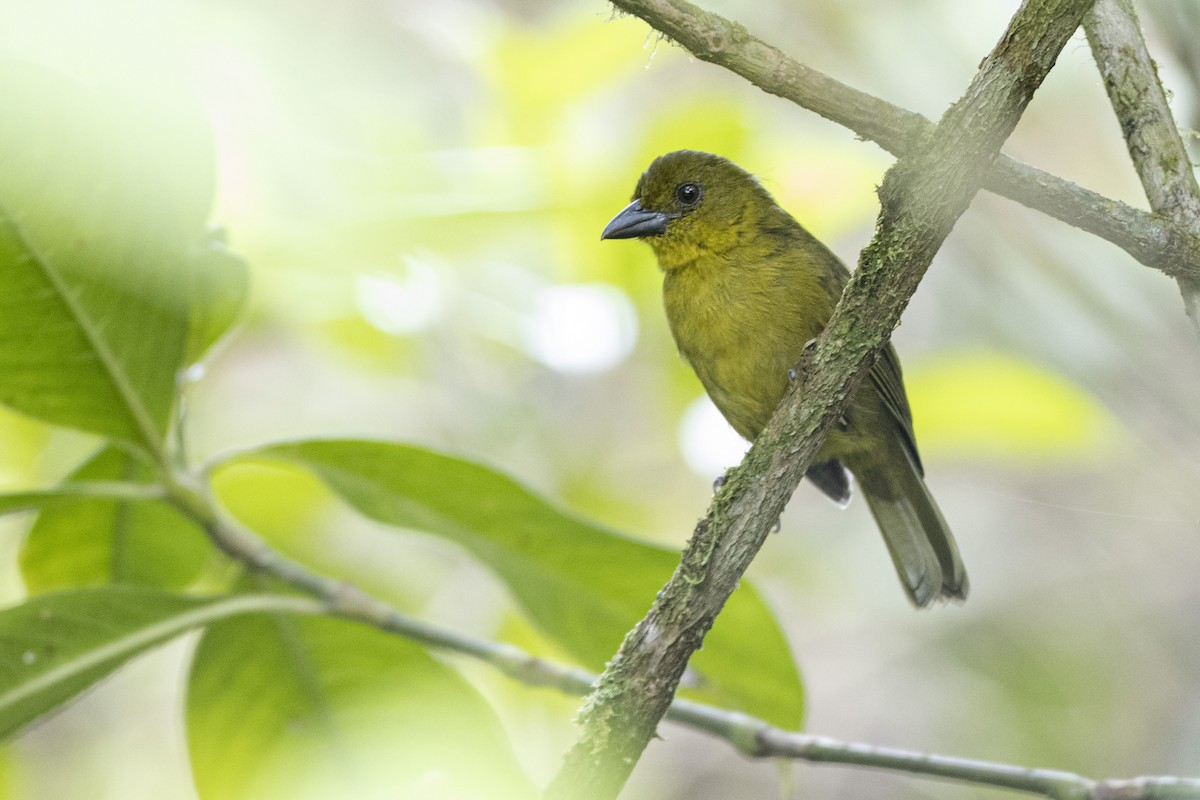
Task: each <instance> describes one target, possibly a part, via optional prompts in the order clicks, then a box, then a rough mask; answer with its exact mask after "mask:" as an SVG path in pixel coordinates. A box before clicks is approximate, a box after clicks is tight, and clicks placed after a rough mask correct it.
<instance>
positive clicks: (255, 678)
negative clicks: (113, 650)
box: [187, 616, 535, 800]
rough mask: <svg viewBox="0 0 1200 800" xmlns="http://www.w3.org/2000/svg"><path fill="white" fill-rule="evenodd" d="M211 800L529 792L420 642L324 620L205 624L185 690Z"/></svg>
mask: <svg viewBox="0 0 1200 800" xmlns="http://www.w3.org/2000/svg"><path fill="white" fill-rule="evenodd" d="M187 731H188V748H189V751H190V754H191V763H192V770H193V773H194V775H195V781H196V786H197V789H198V790H199V794H200V797H201V798H212V799H213V800H218V799H219V800H237V799H238V798H247V799H248V800H271V799H272V798H281V799H282V798H287V799H288V800H294V798H326V797H353V798H357V799H358V800H370V798H395V797H420V798H431V799H433V798H465V797H488V798H497V800H505V799H506V798H525V797H533V796H534V795H535V793H534V789H533V786H532V785H531V784H530V782H529V779H528V778H527V777H526V776H525V775H524V774H523V773H522V772H521V770H520V768H519V767H517V765H516V761H515V759H514V757H513V754H512V751H511V749H510V747H509V744H508V741H507V739H506V737H505V734H504V731H503V730H502V728H501V726H500V724H499V722H498V720H497V719H496V716H495V714H494V712H493V711H492V709H491V707H490V706H489V705H488V704H487V703H486V702H485V701H484V700H483V699H482V698H481V697H480V696H479V694H478V693H477V692H476V691H475V689H474V688H473V687H472V686H471V685H470V684H469V683H467V681H466V680H464V679H463V678H462V677H461V676H460V675H458V673H457V672H455V671H454V670H453V669H451V668H449V667H447V666H445V665H443V664H441V663H440V662H438V661H437V660H435V659H433V658H431V657H430V656H429V655H428V654H427V653H426V652H425V651H424V649H422V648H421V647H419V646H417V645H415V644H412V643H410V642H407V641H405V640H403V639H400V638H397V637H394V636H388V635H386V634H382V633H380V632H378V631H374V630H371V629H370V628H366V627H364V626H361V625H358V624H355V623H349V622H344V621H340V620H331V619H323V618H308V619H302V618H294V617H281V616H273V617H268V616H255V617H243V618H239V619H236V620H229V621H227V622H222V623H220V624H217V625H213V626H211V627H210V628H209V629H208V630H207V631H205V633H204V636H203V638H202V639H201V642H200V645H199V647H198V648H197V650H196V656H195V662H194V665H193V667H192V671H191V674H190V679H189V687H188V696H187Z"/></svg>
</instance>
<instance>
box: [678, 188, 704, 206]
mask: <svg viewBox="0 0 1200 800" xmlns="http://www.w3.org/2000/svg"><path fill="white" fill-rule="evenodd" d="M703 194H704V192H703V190H701V188H700V185H699V184H696V183H681V184H679V185H678V186H676V187H675V199H676V200H678V201H679V202H680V204H681V205H685V206H694V205H696V203H699V202H700V196H701V195H703Z"/></svg>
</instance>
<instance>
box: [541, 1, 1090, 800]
mask: <svg viewBox="0 0 1200 800" xmlns="http://www.w3.org/2000/svg"><path fill="white" fill-rule="evenodd" d="M1091 4H1092V0H1027V1H1026V2H1025V3H1023V4H1022V6H1021V8H1020V9H1019V10H1018V11H1017V14H1016V16H1015V17H1014V18H1013V20H1012V22H1011V23H1010V25H1009V28H1008V30H1007V31H1006V32H1005V34H1004V36H1003V38H1001V40H1000V42H999V43H998V44H997V45H996V47H995V49H994V50H993V51H992V53H991V54H990V55H989V56H988V57H987V58H986V59H985V60H984V62H983V64H982V65H981V67H980V70H979V72H978V73H977V74H976V76H975V78H974V79H973V80H972V82H971V85H970V86H969V87H968V88H967V91H966V93H965V94H964V95H963V97H962V99H960V100H959V101H958V102H956V103H955V104H954V105H952V106H951V107H950V108H949V110H947V112H946V114H945V115H944V116H943V118H942V121H941V123H940V124H939V125H938V126H937V128H935V129H933V130H931V131H929V132H928V133H920V134H918V135H916V136H914V137H913V140H912V143H911V149H910V150H909V152H908V154H907V155H905V156H904V157H902V158H901V159H900V160H899V161H898V162H897V163H896V164H895V165H894V166H893V167H892V168H891V169H890V170H888V173H887V175H886V176H885V177H884V180H883V185H882V186H881V187H880V190H879V197H880V204H881V210H880V215H879V220H878V223H877V227H876V234H875V238H874V239H873V240H872V242H871V243H870V244H869V245H868V246H867V248H866V249H864V250H863V252H862V255H861V257H860V260H859V266H858V269H857V270H855V273H854V276H853V278H852V279H851V280H850V283H849V284H848V285H847V287H846V291H845V293H844V294H843V296H842V299H841V301H840V302H839V303H838V306H837V309H836V310H835V312H834V314H833V317H832V318H831V319H830V321H829V324H828V325H827V326H826V328H825V331H824V332H823V333H822V334H821V336H820V337H819V338H818V340H817V344H816V346H815V348H814V349H813V350H811V351H809V352H808V353H806V357H805V358H804V359H802V360H801V369H799V370H798V371H797V372H796V374H797V376H798V377H797V380H796V381H794V382H793V383H792V385H791V386H790V387H789V390H788V392H787V395H786V396H785V398H784V400H783V403H782V404H781V405H780V408H779V409H777V410H776V412H775V414H774V416H773V417H772V419H771V422H770V424H768V425H767V427H766V429H765V430H764V431H763V432H762V434H761V435H760V436H759V437H758V439H757V440H756V441H755V442H754V444H753V445H752V446H751V448H750V451H749V452H748V453H747V454H746V458H745V459H744V460H743V462H742V464H741V465H739V466H738V467H737V468H736V469H734V470H732V471H731V472H730V473H729V475H728V478H727V480H726V481H725V483H724V485H723V486H722V487H721V490H720V492H719V493H718V494H717V497H716V498H715V499H714V501H713V505H712V507H711V508H710V510H709V512H708V515H707V516H706V517H705V518H704V519H703V520H701V522H700V524H699V525H698V526H697V527H696V531H695V533H694V534H693V536H692V538H691V540H690V541H689V542H688V545H687V547H686V548H685V549H684V552H683V557H682V560H681V562H680V565H679V567H678V568H677V569H676V571H675V574H674V575H673V576H672V577H671V579H670V581H669V582H668V583H667V585H666V586H664V587H663V589H662V591H660V592H659V594H658V597H657V598H656V599H655V602H654V605H653V607H652V608H651V610H650V612H649V614H647V616H646V617H645V618H644V619H643V620H642V621H641V622H640V623H639V624H638V625H637V627H635V628H634V629H633V630H632V631H630V633H629V634H628V635H627V636H626V637H625V641H624V642H623V643H622V644H621V648H620V650H619V651H618V653H617V655H616V656H615V657H614V658H613V660H612V661H611V662H610V663H609V666H608V669H606V670H605V672H604V674H603V675H602V676H601V677H600V680H599V681H598V682H597V684H596V687H595V689H594V690H593V692H592V694H591V695H590V696H589V698H588V700H587V701H586V703H585V705H584V708H583V710H582V712H581V723H582V732H581V735H580V738H579V740H578V741H577V742H576V744H575V745H574V746H573V747H572V748H571V750H570V751H569V752H568V753H567V755H566V758H565V760H564V762H563V765H562V768H561V769H560V771H559V773H558V775H557V776H555V778H554V780H553V781H552V782H551V784H550V786H549V787H548V789H547V792H546V796H547V797H548V798H553V800H562V799H563V798H588V799H589V800H590V799H591V798H612V797H616V795H617V794H618V792H619V791H620V790H621V787H622V786H623V785H624V784H625V781H626V780H627V779H628V777H629V774H630V772H631V771H632V769H633V766H634V764H636V763H637V761H638V759H639V758H640V757H641V754H642V752H643V751H644V750H645V748H646V746H647V744H648V743H649V741H650V739H651V737H652V736H653V735H654V733H655V729H656V727H657V725H658V722H659V720H660V719H662V717H663V715H664V714H665V713H666V711H667V708H668V707H669V706H670V704H671V698H672V696H673V695H674V693H675V689H676V687H677V686H678V684H679V680H680V677H681V676H682V674H683V671H684V668H685V667H686V666H687V662H688V659H689V658H690V657H691V655H692V653H693V652H695V650H696V649H698V648H699V647H700V645H701V643H702V642H703V640H704V635H705V634H706V633H707V632H708V629H709V627H711V625H712V623H713V621H714V620H715V619H716V616H717V614H718V613H720V611H721V608H722V606H723V605H724V603H725V601H726V600H727V599H728V598H729V595H730V594H732V593H733V591H734V589H735V588H736V587H737V584H738V581H739V580H740V579H741V576H742V574H743V573H744V572H745V570H746V568H747V567H748V566H749V565H750V561H751V560H752V559H753V558H754V556H755V554H756V553H757V552H758V550H759V548H761V546H762V544H763V541H764V540H765V539H766V537H767V535H768V532H769V531H770V529H771V527H772V525H773V524H774V521H775V520H776V519H778V518H779V515H780V513H781V512H782V511H783V508H784V506H785V505H786V504H787V501H788V498H789V497H790V496H791V494H792V492H793V491H794V490H795V488H796V486H797V485H798V484H799V482H800V479H801V478H802V476H803V475H804V472H805V470H806V469H807V467H808V465H809V464H810V463H811V462H812V459H813V457H814V456H815V454H816V452H817V450H818V449H819V447H820V445H821V444H822V442H823V440H824V437H825V434H826V432H827V431H828V429H829V427H830V426H831V425H832V424H833V422H834V421H835V420H836V418H837V417H838V415H839V414H841V412H842V409H843V408H844V407H845V405H846V402H847V398H849V397H850V396H852V395H853V392H854V391H855V389H856V388H857V386H858V384H859V382H860V381H861V380H862V376H863V375H864V374H865V373H866V370H867V369H868V368H869V367H870V365H871V363H872V362H873V361H874V358H875V353H876V352H877V351H878V349H879V348H880V347H881V346H882V345H883V343H884V342H886V340H887V338H888V336H889V335H890V333H891V331H892V329H893V328H894V327H895V325H896V323H897V322H898V321H899V319H900V314H901V312H902V311H903V310H904V307H905V306H906V305H907V303H908V300H909V298H910V297H911V296H912V294H913V292H914V291H915V290H916V288H917V284H918V283H919V282H920V280H921V277H922V276H923V275H924V273H925V270H926V269H927V268H928V266H929V263H930V261H931V260H932V259H933V256H934V254H935V253H936V252H937V250H938V248H939V247H941V244H942V242H943V241H944V239H945V238H946V236H947V235H948V234H949V233H950V230H951V229H952V228H953V226H954V224H955V222H956V221H957V219H958V217H959V216H960V215H961V214H962V213H963V212H964V211H965V210H966V208H967V206H968V205H969V203H970V201H971V198H972V197H974V195H975V193H976V192H977V191H978V190H979V188H980V186H981V185H982V183H983V180H984V178H985V177H986V175H987V172H988V170H989V169H990V167H991V164H992V162H993V161H994V160H995V158H996V157H997V155H998V153H999V149H1000V146H1001V145H1002V144H1003V143H1004V141H1005V140H1006V139H1007V138H1008V136H1009V134H1010V133H1011V132H1012V129H1013V128H1014V127H1015V126H1016V124H1017V121H1018V120H1019V119H1020V117H1021V114H1022V113H1023V112H1024V110H1025V107H1026V105H1027V104H1028V103H1029V100H1030V99H1031V98H1032V96H1033V93H1034V91H1035V90H1036V89H1037V87H1038V86H1040V85H1041V82H1042V80H1043V79H1044V77H1045V75H1046V73H1047V72H1049V70H1050V67H1051V66H1052V65H1053V64H1054V61H1055V59H1056V58H1057V57H1058V53H1059V52H1060V51H1061V49H1062V48H1063V46H1064V45H1065V44H1066V43H1067V41H1068V40H1069V39H1070V37H1071V35H1072V34H1073V33H1074V32H1075V30H1076V29H1077V28H1078V27H1079V22H1080V20H1081V19H1082V17H1083V14H1084V13H1085V12H1086V11H1087V10H1088V8H1090V7H1091Z"/></svg>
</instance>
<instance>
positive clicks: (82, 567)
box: [0, 447, 213, 593]
mask: <svg viewBox="0 0 1200 800" xmlns="http://www.w3.org/2000/svg"><path fill="white" fill-rule="evenodd" d="M151 476H152V472H151V470H150V469H149V468H148V467H147V466H146V465H145V464H144V463H143V462H141V461H139V460H137V459H135V458H134V457H133V456H131V455H130V454H129V453H126V452H124V451H122V450H119V449H117V448H115V447H110V448H106V449H104V450H101V451H100V452H99V453H97V454H96V455H95V456H94V457H93V458H91V459H90V460H89V461H87V462H86V463H85V464H83V465H82V466H81V467H79V468H78V469H77V470H75V472H73V473H72V474H71V475H70V477H69V480H70V481H84V482H88V481H120V482H122V483H123V484H124V485H126V486H128V485H131V484H132V485H133V486H137V485H139V482H142V483H140V485H142V486H143V487H144V488H147V489H153V488H155V487H153V486H152V485H150V484H146V483H144V482H145V481H147V480H149V479H150V478H151ZM3 503H4V498H3V497H0V508H2V507H3ZM212 552H213V548H212V545H211V544H210V543H209V540H208V537H207V536H206V535H205V533H204V531H203V530H201V529H200V527H199V526H197V525H196V524H195V523H194V522H192V521H191V520H189V519H187V518H185V517H183V516H182V515H180V514H179V512H178V511H176V510H175V509H173V508H171V507H170V506H169V505H167V504H166V503H163V502H159V501H151V500H127V499H113V498H88V499H80V500H78V501H77V502H75V503H72V504H70V505H66V504H62V503H60V504H58V505H57V506H55V507H51V508H46V509H45V510H44V511H43V512H42V513H41V515H40V516H39V517H38V519H37V522H35V523H34V525H33V528H32V529H31V530H30V531H29V535H28V536H27V537H26V538H25V542H24V544H23V545H22V547H21V552H20V566H21V576H22V578H23V579H24V581H25V585H26V587H27V588H28V589H29V591H30V592H32V593H38V592H45V591H49V590H51V589H61V588H68V587H76V586H95V585H98V584H106V583H134V584H141V585H144V586H156V587H159V588H163V589H182V588H183V587H185V586H188V585H189V584H191V583H192V581H194V580H195V579H196V577H197V576H198V575H199V574H200V572H201V570H202V569H203V567H204V565H205V563H207V561H208V559H209V557H210V556H211V555H212Z"/></svg>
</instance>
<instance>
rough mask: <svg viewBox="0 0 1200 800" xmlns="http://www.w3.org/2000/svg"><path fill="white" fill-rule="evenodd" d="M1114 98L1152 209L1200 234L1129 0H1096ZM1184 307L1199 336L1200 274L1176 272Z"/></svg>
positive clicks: (1187, 166) (1185, 167)
mask: <svg viewBox="0 0 1200 800" xmlns="http://www.w3.org/2000/svg"><path fill="white" fill-rule="evenodd" d="M1083 28H1084V30H1085V31H1086V32H1087V37H1088V43H1089V44H1090V45H1091V47H1092V55H1093V56H1094V58H1095V60H1096V66H1097V67H1099V69H1100V75H1101V76H1102V77H1103V78H1104V88H1105V89H1106V90H1107V91H1108V99H1109V102H1111V103H1112V107H1113V111H1114V112H1116V115H1117V120H1118V121H1119V122H1120V123H1121V133H1122V134H1123V135H1124V137H1125V144H1126V147H1127V148H1128V150H1129V158H1130V160H1131V161H1132V162H1133V166H1134V169H1136V170H1137V174H1138V177H1139V178H1140V179H1141V181H1142V188H1143V189H1144V190H1145V192H1146V197H1147V198H1148V199H1149V200H1150V208H1151V209H1153V210H1154V212H1155V214H1157V215H1158V216H1159V217H1161V218H1163V219H1166V220H1169V221H1170V223H1171V224H1173V225H1176V226H1178V227H1179V228H1182V229H1184V230H1186V231H1189V232H1190V233H1191V234H1192V235H1197V234H1200V187H1198V186H1197V185H1196V173H1195V171H1194V169H1193V167H1192V163H1191V161H1190V160H1189V159H1188V154H1187V150H1186V149H1185V148H1184V146H1183V139H1182V138H1181V137H1180V136H1179V130H1178V128H1176V126H1175V117H1174V116H1173V115H1172V114H1171V107H1170V105H1169V104H1168V102H1167V93H1166V91H1165V90H1164V89H1163V85H1162V82H1161V81H1160V80H1159V78H1158V71H1157V69H1156V68H1155V66H1154V61H1153V59H1151V58H1150V52H1149V51H1148V50H1147V49H1146V40H1145V39H1144V38H1143V36H1142V29H1141V27H1140V26H1139V25H1138V19H1137V15H1136V14H1135V13H1134V10H1133V4H1132V3H1131V2H1130V0H1097V2H1096V5H1095V6H1094V7H1093V9H1092V10H1091V11H1090V12H1088V14H1087V16H1086V17H1084V19H1083ZM1176 278H1177V280H1178V282H1179V291H1180V293H1181V294H1182V295H1183V304H1184V308H1185V309H1186V310H1187V315H1188V317H1189V318H1190V319H1191V321H1192V325H1193V326H1194V327H1195V329H1196V333H1197V335H1200V279H1198V278H1197V277H1196V276H1194V275H1191V274H1186V275H1185V274H1180V275H1177V276H1176Z"/></svg>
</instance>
